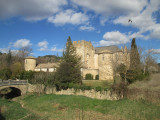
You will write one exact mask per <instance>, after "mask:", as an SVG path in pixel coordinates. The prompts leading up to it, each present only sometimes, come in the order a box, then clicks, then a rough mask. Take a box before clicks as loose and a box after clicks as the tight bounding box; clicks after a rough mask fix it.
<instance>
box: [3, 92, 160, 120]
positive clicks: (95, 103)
mask: <svg viewBox="0 0 160 120" xmlns="http://www.w3.org/2000/svg"><path fill="white" fill-rule="evenodd" d="M18 102H20V103H23V104H24V108H25V109H24V108H22V107H21V106H20V104H19V103H18ZM0 106H6V107H7V111H5V112H2V114H3V116H4V117H6V120H9V119H10V120H14V119H19V118H23V117H24V116H26V115H27V114H29V113H32V114H31V115H30V116H29V117H27V118H25V120H36V119H38V118H39V117H40V118H42V119H43V120H45V119H46V120H47V119H54V120H75V119H76V120H82V118H83V120H92V119H94V120H104V119H109V120H117V119H118V120H119V119H123V120H159V119H160V106H158V105H156V104H151V103H148V102H146V101H143V100H139V101H132V100H127V99H123V100H119V101H108V100H96V99H91V98H87V97H83V96H72V95H70V96H67V95H53V94H50V95H40V96H38V95H28V96H25V97H24V98H19V99H18V100H17V102H9V101H7V100H4V99H0ZM23 120H24V119H23Z"/></svg>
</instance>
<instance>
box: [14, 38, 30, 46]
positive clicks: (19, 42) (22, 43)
mask: <svg viewBox="0 0 160 120" xmlns="http://www.w3.org/2000/svg"><path fill="white" fill-rule="evenodd" d="M31 45H32V44H31V43H30V40H28V39H20V40H17V41H16V42H15V43H14V44H13V46H14V47H15V48H23V47H29V46H31Z"/></svg>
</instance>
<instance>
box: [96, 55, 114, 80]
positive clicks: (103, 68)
mask: <svg viewBox="0 0 160 120" xmlns="http://www.w3.org/2000/svg"><path fill="white" fill-rule="evenodd" d="M98 60H99V61H98V64H99V79H100V80H113V65H112V63H113V54H110V53H103V54H99V55H98Z"/></svg>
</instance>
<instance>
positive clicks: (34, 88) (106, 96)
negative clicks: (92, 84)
mask: <svg viewBox="0 0 160 120" xmlns="http://www.w3.org/2000/svg"><path fill="white" fill-rule="evenodd" d="M28 91H29V92H37V93H45V94H57V95H81V96H86V97H89V98H94V99H101V100H119V99H122V98H123V96H120V95H117V94H115V93H113V92H111V91H109V90H108V91H101V92H100V91H98V92H97V91H96V90H94V89H92V90H84V91H82V90H75V89H73V88H72V89H67V90H61V91H57V90H56V88H55V87H44V85H29V86H28Z"/></svg>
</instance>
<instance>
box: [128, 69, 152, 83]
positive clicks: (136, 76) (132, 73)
mask: <svg viewBox="0 0 160 120" xmlns="http://www.w3.org/2000/svg"><path fill="white" fill-rule="evenodd" d="M148 76H149V73H148V72H146V73H145V74H144V72H143V71H142V70H127V73H126V79H127V81H128V83H133V82H135V81H137V80H139V81H141V80H144V78H147V77H148Z"/></svg>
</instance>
